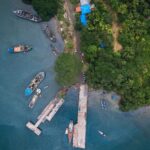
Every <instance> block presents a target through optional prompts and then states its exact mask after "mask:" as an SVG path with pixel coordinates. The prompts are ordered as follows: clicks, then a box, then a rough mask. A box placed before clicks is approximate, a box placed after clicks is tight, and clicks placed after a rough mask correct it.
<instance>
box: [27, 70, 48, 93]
mask: <svg viewBox="0 0 150 150" xmlns="http://www.w3.org/2000/svg"><path fill="white" fill-rule="evenodd" d="M45 76H46V74H45V72H39V73H38V74H37V75H36V76H35V77H34V78H33V79H32V80H31V82H30V84H29V86H28V87H27V88H26V89H25V96H30V95H31V94H32V93H33V92H34V91H35V90H36V89H37V87H38V86H39V84H40V83H41V82H42V81H43V80H44V78H45Z"/></svg>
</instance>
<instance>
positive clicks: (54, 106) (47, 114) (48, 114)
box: [26, 97, 64, 135]
mask: <svg viewBox="0 0 150 150" xmlns="http://www.w3.org/2000/svg"><path fill="white" fill-rule="evenodd" d="M63 103H64V99H62V98H58V97H56V98H55V99H53V100H52V101H50V103H49V104H48V105H47V106H46V107H45V109H44V110H43V111H42V113H41V114H40V115H39V116H38V118H37V119H38V121H37V122H36V123H35V124H33V123H32V122H28V123H27V124H26V127H27V128H29V129H30V130H32V131H33V132H34V133H35V134H36V135H40V134H41V130H40V129H39V128H38V127H39V125H40V124H41V123H44V122H45V121H46V120H48V121H51V120H52V118H53V117H54V115H55V114H56V112H57V111H58V110H59V108H60V107H61V106H62V104H63Z"/></svg>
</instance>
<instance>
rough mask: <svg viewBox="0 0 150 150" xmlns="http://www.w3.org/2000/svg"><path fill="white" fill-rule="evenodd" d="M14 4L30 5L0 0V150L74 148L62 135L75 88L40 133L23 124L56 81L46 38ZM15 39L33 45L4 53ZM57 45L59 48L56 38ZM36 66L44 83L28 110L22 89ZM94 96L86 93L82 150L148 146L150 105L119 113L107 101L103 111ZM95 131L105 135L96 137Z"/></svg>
mask: <svg viewBox="0 0 150 150" xmlns="http://www.w3.org/2000/svg"><path fill="white" fill-rule="evenodd" d="M18 8H25V9H28V10H31V8H30V7H29V6H26V5H25V4H23V3H21V0H0V150H72V149H75V148H72V147H71V146H70V145H68V143H67V138H66V136H65V135H64V132H65V128H66V126H67V125H68V123H69V120H70V119H73V120H74V122H76V120H77V118H76V116H77V104H78V91H76V90H74V89H71V90H70V91H69V93H68V95H67V96H66V98H65V100H66V101H65V103H64V105H63V106H62V107H61V109H60V110H59V112H58V113H57V114H56V116H55V117H54V118H53V120H52V121H51V122H50V123H49V122H45V123H44V124H41V126H40V128H41V129H42V134H41V136H40V137H38V136H36V135H35V134H33V133H32V132H31V131H30V130H28V129H27V128H26V127H25V124H26V123H27V122H28V121H30V120H31V121H33V122H34V121H36V117H37V116H38V114H39V113H40V112H41V111H42V109H43V108H44V107H45V106H46V104H47V103H48V102H49V101H50V100H51V99H52V98H53V97H54V95H55V94H56V92H57V90H58V89H59V86H58V84H57V83H56V81H55V72H54V68H53V67H54V62H55V60H56V57H55V56H54V55H53V53H52V52H51V50H50V48H49V44H50V42H49V40H48V39H47V38H46V37H45V35H44V34H43V32H42V31H41V27H40V25H39V24H35V23H32V22H29V21H26V20H23V19H20V18H18V17H16V16H14V15H13V14H12V11H13V10H14V9H18ZM16 43H27V44H31V45H32V46H33V47H34V50H33V51H31V52H29V53H22V54H9V53H8V52H7V48H8V47H11V46H12V45H14V44H16ZM60 43H61V44H60ZM57 45H58V46H59V48H60V49H63V46H62V41H59V42H58V43H57ZM38 71H45V72H46V73H47V75H46V79H45V80H44V82H43V83H42V84H41V85H40V87H41V88H42V89H43V87H44V86H46V85H49V87H48V88H47V89H45V90H43V93H42V98H41V99H40V100H39V101H38V102H37V105H36V106H35V108H34V109H33V110H30V109H29V108H28V103H29V99H28V98H26V97H25V96H24V89H25V88H26V86H27V85H28V83H29V82H30V80H31V79H32V77H33V76H34V75H35V74H36V73H37V72H38ZM99 99H100V95H99V94H98V93H90V94H89V101H88V115H87V143H86V150H150V142H149V139H150V130H149V127H150V113H149V112H150V110H149V109H148V110H146V111H144V112H142V111H137V112H130V113H122V112H120V111H119V110H117V109H116V108H113V106H111V104H110V105H108V107H107V110H103V109H101V106H100V100H99ZM98 130H101V131H103V132H104V133H105V134H106V135H107V136H106V137H105V138H104V137H102V136H100V135H99V134H98V132H97V131H98Z"/></svg>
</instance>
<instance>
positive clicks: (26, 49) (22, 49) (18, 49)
mask: <svg viewBox="0 0 150 150" xmlns="http://www.w3.org/2000/svg"><path fill="white" fill-rule="evenodd" d="M31 50H32V47H31V46H29V45H23V44H19V45H15V46H14V47H11V48H8V52H9V53H20V52H29V51H31Z"/></svg>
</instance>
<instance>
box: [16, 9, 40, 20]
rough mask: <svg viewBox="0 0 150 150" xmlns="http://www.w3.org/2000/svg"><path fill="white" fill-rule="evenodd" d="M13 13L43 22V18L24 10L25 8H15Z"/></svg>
mask: <svg viewBox="0 0 150 150" xmlns="http://www.w3.org/2000/svg"><path fill="white" fill-rule="evenodd" d="M13 13H14V14H15V15H16V16H18V17H20V18H23V19H27V20H30V21H33V22H41V21H42V19H41V18H40V17H39V16H36V15H33V14H32V13H30V12H27V11H24V10H21V9H20V10H14V11H13Z"/></svg>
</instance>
